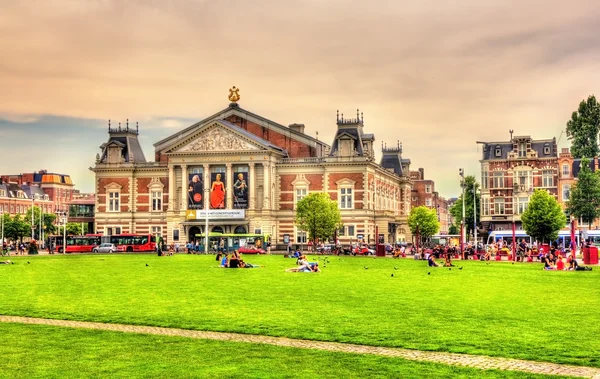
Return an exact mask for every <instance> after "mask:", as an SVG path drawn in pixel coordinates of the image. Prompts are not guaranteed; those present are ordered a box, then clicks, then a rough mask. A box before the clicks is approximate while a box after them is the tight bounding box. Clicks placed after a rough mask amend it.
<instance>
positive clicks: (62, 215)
mask: <svg viewBox="0 0 600 379" xmlns="http://www.w3.org/2000/svg"><path fill="white" fill-rule="evenodd" d="M56 216H57V217H59V219H60V223H61V225H62V227H63V248H62V253H63V254H65V253H66V252H67V212H64V211H62V212H56Z"/></svg>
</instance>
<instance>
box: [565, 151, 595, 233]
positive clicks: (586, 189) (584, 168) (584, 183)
mask: <svg viewBox="0 0 600 379" xmlns="http://www.w3.org/2000/svg"><path fill="white" fill-rule="evenodd" d="M567 211H568V212H569V214H571V215H573V216H575V217H576V218H577V219H580V218H581V219H582V220H583V222H587V223H588V227H591V225H592V222H593V221H594V220H595V219H596V218H598V217H600V174H599V173H598V172H593V171H592V169H591V168H590V161H589V160H588V159H585V158H584V159H582V160H581V164H580V169H579V174H578V175H577V183H575V185H574V186H573V187H572V188H571V196H570V197H569V201H568V202H567Z"/></svg>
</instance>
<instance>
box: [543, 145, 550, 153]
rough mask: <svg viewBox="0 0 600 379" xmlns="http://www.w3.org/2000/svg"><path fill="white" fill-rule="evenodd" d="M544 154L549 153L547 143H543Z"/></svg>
mask: <svg viewBox="0 0 600 379" xmlns="http://www.w3.org/2000/svg"><path fill="white" fill-rule="evenodd" d="M544 154H546V155H550V145H548V144H545V145H544Z"/></svg>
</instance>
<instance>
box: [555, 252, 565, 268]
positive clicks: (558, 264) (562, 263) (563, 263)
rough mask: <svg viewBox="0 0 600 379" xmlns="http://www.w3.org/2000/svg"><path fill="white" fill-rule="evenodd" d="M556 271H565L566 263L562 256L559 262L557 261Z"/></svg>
mask: <svg viewBox="0 0 600 379" xmlns="http://www.w3.org/2000/svg"><path fill="white" fill-rule="evenodd" d="M556 269H557V270H558V271H563V270H564V269H565V262H564V261H563V257H562V255H560V254H559V255H558V260H557V261H556Z"/></svg>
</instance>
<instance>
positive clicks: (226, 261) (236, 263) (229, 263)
mask: <svg viewBox="0 0 600 379" xmlns="http://www.w3.org/2000/svg"><path fill="white" fill-rule="evenodd" d="M216 260H217V262H220V265H219V267H221V268H258V267H260V266H259V265H255V264H252V263H247V262H244V260H243V259H242V254H240V252H239V251H238V250H234V251H233V253H231V254H225V253H223V252H218V253H217V258H216Z"/></svg>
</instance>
